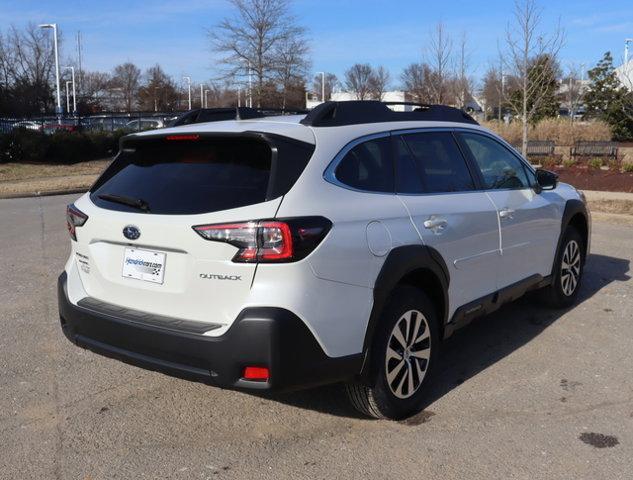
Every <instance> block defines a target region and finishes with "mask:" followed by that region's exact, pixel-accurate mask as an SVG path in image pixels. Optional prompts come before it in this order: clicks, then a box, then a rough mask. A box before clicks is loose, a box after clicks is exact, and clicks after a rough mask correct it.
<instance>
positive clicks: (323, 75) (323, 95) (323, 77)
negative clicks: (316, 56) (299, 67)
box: [317, 72, 325, 102]
mask: <svg viewBox="0 0 633 480" xmlns="http://www.w3.org/2000/svg"><path fill="white" fill-rule="evenodd" d="M317 75H321V102H325V72H317Z"/></svg>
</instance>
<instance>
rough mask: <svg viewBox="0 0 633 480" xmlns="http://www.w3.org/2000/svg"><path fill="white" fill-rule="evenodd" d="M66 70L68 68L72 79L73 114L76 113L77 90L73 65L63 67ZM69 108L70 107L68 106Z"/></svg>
mask: <svg viewBox="0 0 633 480" xmlns="http://www.w3.org/2000/svg"><path fill="white" fill-rule="evenodd" d="M64 68H65V69H66V70H70V71H71V73H72V79H73V115H76V114H77V90H76V89H75V67H72V66H70V67H64ZM69 110H70V108H69Z"/></svg>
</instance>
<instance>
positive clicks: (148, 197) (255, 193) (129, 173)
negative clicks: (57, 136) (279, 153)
mask: <svg viewBox="0 0 633 480" xmlns="http://www.w3.org/2000/svg"><path fill="white" fill-rule="evenodd" d="M306 161H307V160H306ZM271 162H272V152H271V148H270V146H269V145H268V144H267V143H266V142H265V141H263V140H260V139H257V138H248V137H233V138H208V139H199V140H196V141H187V140H185V141H182V140H178V141H167V140H164V139H160V140H157V141H152V142H147V143H139V144H138V145H137V146H136V148H134V149H130V150H127V149H125V150H123V151H121V152H120V153H119V155H118V156H117V158H116V160H115V161H114V162H113V163H112V165H111V166H110V167H109V168H108V169H107V170H106V171H105V172H104V174H103V175H102V176H101V178H100V179H99V180H98V181H97V183H96V184H95V185H94V187H93V188H92V190H91V193H90V198H91V199H92V201H93V202H94V203H95V204H97V205H98V206H100V207H103V208H108V209H111V210H121V211H131V212H139V211H144V212H147V213H153V214H183V215H184V214H198V213H208V212H216V211H219V210H228V209H231V208H237V207H243V206H246V205H252V204H255V203H260V202H263V201H265V200H266V199H267V195H270V191H269V190H270V189H269V182H270V176H271V175H270V174H271ZM304 166H305V165H304ZM301 170H303V168H301ZM295 180H296V178H295ZM282 193H285V192H282ZM271 198H273V197H271ZM135 203H136V205H135Z"/></svg>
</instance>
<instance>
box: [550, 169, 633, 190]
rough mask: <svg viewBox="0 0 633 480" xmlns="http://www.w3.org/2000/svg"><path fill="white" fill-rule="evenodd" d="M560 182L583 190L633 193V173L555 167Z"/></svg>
mask: <svg viewBox="0 0 633 480" xmlns="http://www.w3.org/2000/svg"><path fill="white" fill-rule="evenodd" d="M552 170H554V171H555V172H556V173H558V175H559V178H560V181H561V182H565V183H570V184H572V185H573V186H574V187H577V188H579V189H581V190H601V191H603V192H628V193H633V173H621V172H618V171H615V170H599V169H596V168H587V167H585V168H583V167H554V168H553V169H552Z"/></svg>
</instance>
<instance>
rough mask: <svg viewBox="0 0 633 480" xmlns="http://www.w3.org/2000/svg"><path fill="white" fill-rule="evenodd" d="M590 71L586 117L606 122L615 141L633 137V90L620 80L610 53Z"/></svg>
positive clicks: (586, 98)
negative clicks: (629, 89) (632, 91)
mask: <svg viewBox="0 0 633 480" xmlns="http://www.w3.org/2000/svg"><path fill="white" fill-rule="evenodd" d="M588 74H589V81H590V86H589V91H588V92H587V94H586V95H585V102H586V105H587V113H586V116H587V117H590V118H599V119H601V120H604V121H605V122H607V123H608V124H609V126H610V127H611V132H612V135H613V139H614V140H629V139H631V138H633V93H631V92H629V91H628V90H627V89H626V88H625V87H624V86H622V84H621V83H620V81H619V80H618V77H617V75H616V73H615V69H614V68H613V57H612V56H611V52H607V53H605V54H604V56H603V57H602V60H600V61H599V62H598V64H597V65H596V66H595V67H594V68H592V69H591V70H589V72H588Z"/></svg>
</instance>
